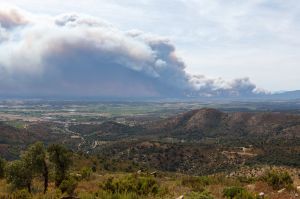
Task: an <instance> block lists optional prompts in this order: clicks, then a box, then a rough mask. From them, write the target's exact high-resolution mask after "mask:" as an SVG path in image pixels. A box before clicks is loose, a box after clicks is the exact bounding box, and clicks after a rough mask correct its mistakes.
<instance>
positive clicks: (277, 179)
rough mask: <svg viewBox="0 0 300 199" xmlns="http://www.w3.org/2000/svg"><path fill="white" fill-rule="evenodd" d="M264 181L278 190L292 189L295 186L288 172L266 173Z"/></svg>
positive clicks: (273, 171) (271, 171)
mask: <svg viewBox="0 0 300 199" xmlns="http://www.w3.org/2000/svg"><path fill="white" fill-rule="evenodd" d="M263 180H264V181H265V182H267V183H268V185H269V186H271V187H272V188H273V189H275V190H278V189H282V188H290V187H291V186H292V184H293V180H292V178H291V176H290V175H289V174H288V172H286V171H285V172H280V171H275V170H270V171H268V172H266V174H265V176H264V177H263Z"/></svg>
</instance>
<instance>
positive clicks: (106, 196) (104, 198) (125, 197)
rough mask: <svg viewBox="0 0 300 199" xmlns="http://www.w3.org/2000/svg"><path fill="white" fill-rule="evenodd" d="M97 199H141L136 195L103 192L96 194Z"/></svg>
mask: <svg viewBox="0 0 300 199" xmlns="http://www.w3.org/2000/svg"><path fill="white" fill-rule="evenodd" d="M96 196H97V198H98V197H99V198H101V199H140V196H138V195H137V194H136V193H110V192H106V191H101V192H99V193H97V194H96Z"/></svg>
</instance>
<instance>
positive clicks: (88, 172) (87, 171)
mask: <svg viewBox="0 0 300 199" xmlns="http://www.w3.org/2000/svg"><path fill="white" fill-rule="evenodd" d="M92 172H93V170H92V169H91V168H90V167H83V168H82V169H81V171H80V174H81V179H84V180H89V179H90V178H91V176H92Z"/></svg>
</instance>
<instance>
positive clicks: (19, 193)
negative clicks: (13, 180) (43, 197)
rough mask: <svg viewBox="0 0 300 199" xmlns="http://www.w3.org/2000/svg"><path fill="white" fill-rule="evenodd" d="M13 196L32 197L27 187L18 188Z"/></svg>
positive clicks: (28, 198) (21, 198)
mask: <svg viewBox="0 0 300 199" xmlns="http://www.w3.org/2000/svg"><path fill="white" fill-rule="evenodd" d="M11 196H12V198H17V199H30V198H32V195H31V194H30V193H29V192H28V191H27V190H26V189H22V190H18V191H16V192H14V193H13V194H12V195H11Z"/></svg>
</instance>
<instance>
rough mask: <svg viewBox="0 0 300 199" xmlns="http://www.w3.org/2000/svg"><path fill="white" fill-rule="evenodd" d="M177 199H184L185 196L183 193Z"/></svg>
mask: <svg viewBox="0 0 300 199" xmlns="http://www.w3.org/2000/svg"><path fill="white" fill-rule="evenodd" d="M176 199H184V196H183V195H181V196H179V197H178V198H176Z"/></svg>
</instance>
